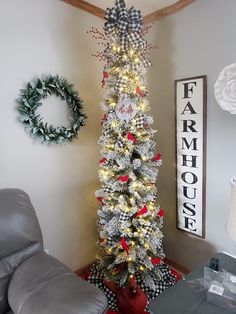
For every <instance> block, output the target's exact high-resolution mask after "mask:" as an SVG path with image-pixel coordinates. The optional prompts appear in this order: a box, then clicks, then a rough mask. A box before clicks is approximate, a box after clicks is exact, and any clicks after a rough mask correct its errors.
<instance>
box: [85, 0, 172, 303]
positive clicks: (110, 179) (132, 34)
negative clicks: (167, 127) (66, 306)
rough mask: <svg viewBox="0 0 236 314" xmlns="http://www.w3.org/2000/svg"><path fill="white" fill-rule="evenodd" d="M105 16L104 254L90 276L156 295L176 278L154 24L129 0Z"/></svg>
mask: <svg viewBox="0 0 236 314" xmlns="http://www.w3.org/2000/svg"><path fill="white" fill-rule="evenodd" d="M105 18H106V23H105V28H104V29H105V34H102V33H101V32H99V31H98V30H97V29H94V28H93V29H92V33H93V34H94V37H95V38H97V39H99V40H100V42H103V43H104V42H105V43H106V48H105V50H104V51H103V52H102V53H98V54H97V56H98V57H99V58H100V59H102V60H105V62H106V64H105V68H104V71H103V81H102V85H103V87H105V89H106V94H105V99H104V101H103V103H102V109H103V110H104V111H105V114H104V117H103V120H102V125H103V131H102V135H101V137H100V140H99V143H100V144H101V145H102V151H101V154H102V158H101V160H100V170H99V178H100V181H101V188H100V189H99V190H98V191H96V197H97V200H98V201H99V204H100V208H99V210H98V230H99V235H100V239H99V254H98V263H97V264H96V266H95V267H94V268H93V269H92V273H93V274H92V276H91V278H90V281H91V282H93V283H95V284H96V283H97V284H98V285H99V278H98V277H99V276H104V277H105V278H106V279H109V280H111V281H113V282H116V284H117V285H119V286H120V287H123V286H126V285H127V284H129V282H130V280H131V278H133V280H134V279H135V281H137V282H138V284H139V286H140V287H141V288H142V289H143V290H144V291H145V293H146V294H147V295H148V297H149V299H150V298H153V297H155V296H156V295H157V294H158V293H160V292H161V291H163V290H164V289H165V288H166V287H168V286H170V285H172V284H173V283H174V281H175V280H174V278H173V277H172V276H171V274H170V272H169V269H168V268H167V266H166V265H165V264H164V263H163V258H164V254H163V248H162V238H163V234H162V232H161V229H162V224H163V213H164V212H163V210H162V209H160V206H159V204H158V198H157V189H156V185H155V184H156V179H157V176H158V167H159V166H160V165H161V162H162V161H161V156H160V154H158V153H157V151H156V143H155V141H154V140H153V136H154V134H155V133H156V131H155V130H154V129H152V127H151V125H152V123H153V118H152V116H151V115H150V114H149V113H148V112H149V103H148V100H147V96H148V91H147V87H146V70H147V68H148V67H149V66H150V65H151V62H150V61H149V60H148V58H147V52H148V50H149V48H150V47H151V45H148V44H147V42H146V41H145V40H144V39H143V35H144V33H145V32H146V31H147V29H148V28H146V29H144V28H142V17H141V13H140V11H139V10H136V9H134V8H133V7H132V8H130V9H129V10H128V9H127V8H126V5H125V2H124V0H116V2H115V6H114V7H113V8H109V9H107V12H106V17H105ZM97 272H99V276H98V275H97ZM96 276H97V277H96ZM95 277H96V279H95ZM102 285H103V282H101V283H100V287H102Z"/></svg>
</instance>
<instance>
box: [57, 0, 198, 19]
mask: <svg viewBox="0 0 236 314" xmlns="http://www.w3.org/2000/svg"><path fill="white" fill-rule="evenodd" d="M62 1H64V2H66V3H68V4H70V5H73V6H74V7H76V8H79V9H81V10H84V11H86V12H89V13H91V14H93V15H95V16H98V17H100V18H102V19H104V17H105V13H106V11H105V10H103V9H101V8H99V7H97V6H96V5H93V4H91V3H89V2H87V1H84V0H62ZM194 1H196V0H179V1H178V2H176V3H174V4H172V5H169V6H168V7H165V8H163V9H160V10H157V11H155V12H153V13H150V14H148V15H146V16H144V18H143V23H144V24H149V23H152V22H155V21H156V20H160V19H162V18H164V17H166V16H169V15H171V14H174V13H176V12H179V11H180V10H182V9H183V8H185V7H186V6H188V5H189V4H191V3H193V2H194Z"/></svg>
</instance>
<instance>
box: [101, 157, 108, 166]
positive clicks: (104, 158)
mask: <svg viewBox="0 0 236 314" xmlns="http://www.w3.org/2000/svg"><path fill="white" fill-rule="evenodd" d="M106 161H107V159H106V157H103V158H102V159H100V160H99V162H100V164H103V163H104V162H106Z"/></svg>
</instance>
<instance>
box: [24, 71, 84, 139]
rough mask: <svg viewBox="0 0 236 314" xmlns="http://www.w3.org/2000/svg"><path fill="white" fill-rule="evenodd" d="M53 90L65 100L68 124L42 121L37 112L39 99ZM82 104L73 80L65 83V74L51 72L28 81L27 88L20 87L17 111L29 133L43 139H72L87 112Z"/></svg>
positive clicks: (39, 103) (44, 97)
mask: <svg viewBox="0 0 236 314" xmlns="http://www.w3.org/2000/svg"><path fill="white" fill-rule="evenodd" d="M52 94H54V95H56V96H58V97H60V98H61V100H65V101H66V102H67V105H68V109H69V116H68V119H69V121H70V127H67V128H66V127H64V126H60V127H53V126H52V125H48V123H44V122H43V121H42V120H43V118H42V117H40V115H39V114H37V108H38V107H39V106H41V105H42V101H43V100H44V99H46V98H47V97H48V96H50V95H52ZM82 104H83V101H82V100H81V99H80V98H79V94H78V92H77V91H75V90H74V89H73V85H72V84H70V83H68V81H67V80H66V79H65V78H64V77H59V75H56V76H51V75H50V76H47V77H45V78H42V79H39V78H38V79H36V80H34V81H31V82H29V83H28V84H27V86H26V89H21V90H20V98H19V100H18V111H19V113H20V121H21V122H22V123H23V124H24V125H25V126H26V128H27V129H28V130H29V132H30V134H31V135H33V136H36V137H37V136H38V137H40V138H41V139H42V142H43V143H56V144H61V143H64V142H67V141H71V140H72V139H73V138H74V137H75V136H76V135H77V133H78V131H79V129H80V128H81V127H82V126H83V125H84V123H85V119H86V118H87V116H86V114H85V113H84V112H83V106H82Z"/></svg>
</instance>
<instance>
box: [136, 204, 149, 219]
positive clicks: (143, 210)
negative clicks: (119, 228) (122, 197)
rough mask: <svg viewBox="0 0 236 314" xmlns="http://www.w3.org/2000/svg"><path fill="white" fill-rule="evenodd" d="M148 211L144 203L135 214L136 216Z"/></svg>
mask: <svg viewBox="0 0 236 314" xmlns="http://www.w3.org/2000/svg"><path fill="white" fill-rule="evenodd" d="M147 211H148V208H147V205H144V206H143V208H142V209H140V210H139V211H138V212H137V214H136V217H139V216H142V215H143V214H146V213H147Z"/></svg>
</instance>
